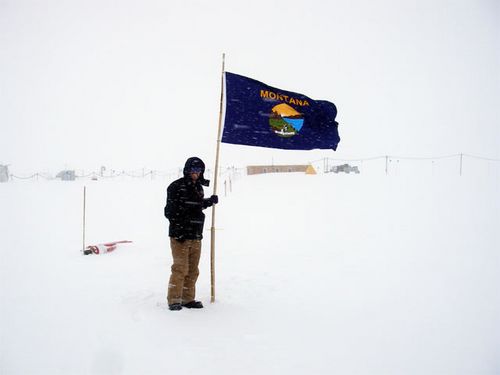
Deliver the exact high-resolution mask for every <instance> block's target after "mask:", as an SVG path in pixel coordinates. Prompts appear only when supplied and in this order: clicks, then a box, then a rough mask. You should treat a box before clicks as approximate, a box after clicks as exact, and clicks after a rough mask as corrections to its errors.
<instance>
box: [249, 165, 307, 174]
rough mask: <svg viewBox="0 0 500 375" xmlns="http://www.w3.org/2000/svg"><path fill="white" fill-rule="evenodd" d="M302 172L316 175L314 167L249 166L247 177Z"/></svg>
mask: <svg viewBox="0 0 500 375" xmlns="http://www.w3.org/2000/svg"><path fill="white" fill-rule="evenodd" d="M293 172H302V173H306V174H316V171H315V170H314V167H313V166H312V165H249V166H247V175H253V174H265V173H293Z"/></svg>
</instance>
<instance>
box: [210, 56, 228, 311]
mask: <svg viewBox="0 0 500 375" xmlns="http://www.w3.org/2000/svg"><path fill="white" fill-rule="evenodd" d="M225 57H226V54H225V53H223V54H222V77H221V91H220V108H219V130H218V132H217V150H216V153H215V169H214V193H213V194H214V195H217V179H218V176H219V151H220V140H221V132H222V109H223V99H224V61H225ZM210 294H211V296H210V302H212V303H213V302H215V204H214V205H213V206H212V227H211V228H210Z"/></svg>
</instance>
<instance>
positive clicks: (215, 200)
mask: <svg viewBox="0 0 500 375" xmlns="http://www.w3.org/2000/svg"><path fill="white" fill-rule="evenodd" d="M208 199H209V200H210V202H212V204H217V203H219V197H218V196H217V195H212V196H211V197H210V198H208Z"/></svg>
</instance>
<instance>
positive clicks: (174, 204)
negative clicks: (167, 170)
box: [164, 158, 212, 240]
mask: <svg viewBox="0 0 500 375" xmlns="http://www.w3.org/2000/svg"><path fill="white" fill-rule="evenodd" d="M193 164H196V166H198V165H202V167H203V171H202V173H201V175H200V177H199V179H198V180H197V181H196V182H194V181H193V180H192V179H191V177H190V175H189V169H190V167H191V166H192V165H193ZM204 168H205V165H204V164H203V162H202V161H201V159H198V158H190V159H188V160H187V162H186V166H185V167H184V177H182V178H179V179H178V180H176V181H174V182H172V183H171V184H170V185H169V187H168V189H167V204H166V206H165V210H164V213H165V217H166V218H167V219H168V220H169V221H170V226H169V230H168V235H169V236H170V237H173V238H176V239H179V240H184V239H186V240H201V239H202V238H203V225H204V223H205V214H204V213H203V212H202V210H204V209H205V208H207V207H210V206H212V202H211V200H209V199H205V198H204V193H203V186H202V184H203V185H208V180H205V179H204V178H203V172H204Z"/></svg>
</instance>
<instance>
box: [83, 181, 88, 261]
mask: <svg viewBox="0 0 500 375" xmlns="http://www.w3.org/2000/svg"><path fill="white" fill-rule="evenodd" d="M86 195H87V187H86V186H84V187H83V247H82V254H83V252H84V251H85V206H86V202H85V200H86Z"/></svg>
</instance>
